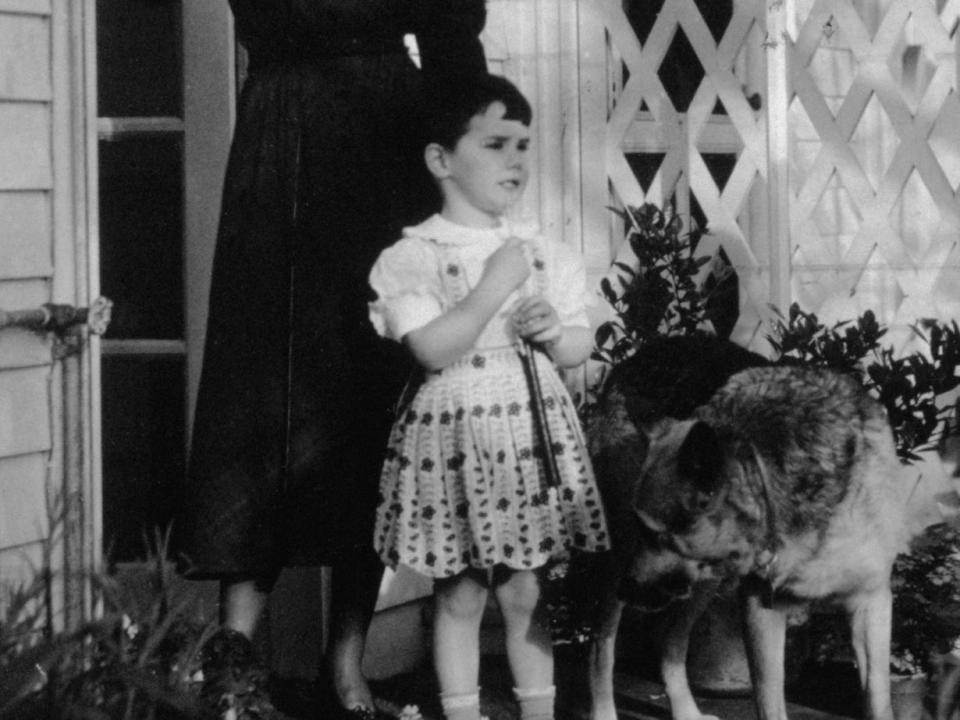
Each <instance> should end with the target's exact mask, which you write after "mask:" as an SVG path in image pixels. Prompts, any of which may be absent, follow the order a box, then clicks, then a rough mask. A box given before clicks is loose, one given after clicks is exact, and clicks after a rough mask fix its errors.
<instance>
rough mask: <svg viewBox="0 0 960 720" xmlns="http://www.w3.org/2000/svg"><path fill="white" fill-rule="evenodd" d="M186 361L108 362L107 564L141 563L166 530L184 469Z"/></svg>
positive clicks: (119, 358) (127, 358) (132, 358)
mask: <svg viewBox="0 0 960 720" xmlns="http://www.w3.org/2000/svg"><path fill="white" fill-rule="evenodd" d="M184 368H185V364H184V359H183V358H182V357H178V356H152V357H151V356H136V355H114V356H104V358H103V424H104V427H105V428H107V430H106V432H104V434H103V518H104V528H103V537H104V545H105V548H104V549H105V550H107V551H109V552H110V558H109V559H110V560H113V561H127V560H132V559H135V558H137V557H142V555H143V549H144V543H143V538H144V532H147V533H148V534H149V535H148V536H149V537H152V533H153V528H155V527H159V528H161V529H166V527H167V525H168V524H169V523H170V521H171V519H172V517H173V512H174V509H175V507H176V500H177V496H178V493H179V491H180V485H181V482H182V478H183V474H184V468H185V450H184V448H185V446H186V439H185V434H186V428H185V422H184V417H185V412H186V410H185V404H184V402H185V401H184V392H183V387H184V372H185V369H184Z"/></svg>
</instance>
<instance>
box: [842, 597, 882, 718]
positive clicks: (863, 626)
mask: <svg viewBox="0 0 960 720" xmlns="http://www.w3.org/2000/svg"><path fill="white" fill-rule="evenodd" d="M846 605H847V613H848V614H849V617H850V638H851V640H852V641H853V651H854V653H855V654H856V656H857V669H858V670H859V672H860V685H861V687H863V692H864V698H863V699H864V712H865V715H864V717H866V718H868V720H893V710H892V709H891V707H890V612H891V611H890V608H891V596H890V589H889V588H883V589H882V590H878V591H875V592H872V593H870V594H869V595H859V596H857V597H855V598H852V599H850V600H848V601H847V603H846Z"/></svg>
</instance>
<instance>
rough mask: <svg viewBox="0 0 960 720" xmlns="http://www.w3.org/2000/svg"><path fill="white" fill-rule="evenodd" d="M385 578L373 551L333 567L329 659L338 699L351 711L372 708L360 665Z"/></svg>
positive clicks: (368, 688) (380, 564) (381, 566)
mask: <svg viewBox="0 0 960 720" xmlns="http://www.w3.org/2000/svg"><path fill="white" fill-rule="evenodd" d="M382 578H383V564H382V563H381V562H380V559H379V558H378V557H377V556H376V555H375V554H374V553H373V551H372V550H371V551H370V552H369V553H364V555H363V556H362V557H357V558H352V559H351V562H350V563H349V564H342V565H335V566H333V567H332V568H331V598H330V600H331V602H330V641H329V643H328V644H327V659H328V663H329V666H330V672H331V674H332V680H333V687H334V690H335V691H336V693H337V698H338V699H339V701H340V704H341V705H342V706H343V707H345V708H347V709H348V710H349V709H351V708H356V707H367V708H371V709H372V708H373V695H372V694H371V693H370V687H369V686H368V685H367V679H366V678H365V677H364V676H363V671H362V669H361V666H362V663H363V649H364V645H365V644H366V640H367V630H368V629H369V628H370V620H371V618H372V617H373V608H374V606H375V605H376V603H377V594H378V593H379V590H380V581H381V579H382Z"/></svg>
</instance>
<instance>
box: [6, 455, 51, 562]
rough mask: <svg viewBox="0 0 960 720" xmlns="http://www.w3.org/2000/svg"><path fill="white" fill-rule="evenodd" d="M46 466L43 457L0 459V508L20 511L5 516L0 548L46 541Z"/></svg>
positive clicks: (47, 529) (45, 457) (44, 457)
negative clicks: (18, 509)
mask: <svg viewBox="0 0 960 720" xmlns="http://www.w3.org/2000/svg"><path fill="white" fill-rule="evenodd" d="M47 462H48V460H47V453H31V454H29V455H19V456H17V457H12V458H0V507H5V508H20V509H21V511H20V512H16V513H9V514H8V515H6V516H5V517H4V522H3V524H0V547H16V546H20V545H28V544H31V543H35V542H38V541H41V540H43V539H44V538H46V537H47V535H48V533H49V526H50V523H49V522H48V517H47V510H46V507H47V498H46V482H45V478H46V472H47Z"/></svg>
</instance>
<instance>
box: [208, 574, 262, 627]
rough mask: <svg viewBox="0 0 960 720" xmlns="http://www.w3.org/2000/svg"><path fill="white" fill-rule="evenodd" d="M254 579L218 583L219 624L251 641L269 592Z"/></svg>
mask: <svg viewBox="0 0 960 720" xmlns="http://www.w3.org/2000/svg"><path fill="white" fill-rule="evenodd" d="M265 584H266V583H262V582H258V581H257V580H254V579H244V580H233V581H226V580H225V581H223V582H222V583H220V622H221V624H222V625H223V627H225V628H227V629H228V630H234V631H236V632H238V633H241V634H243V635H244V636H245V637H246V638H247V639H248V640H251V639H253V633H254V632H255V631H256V629H257V624H258V623H259V621H260V616H261V615H263V610H264V608H265V607H266V606H267V598H268V597H269V594H270V591H269V590H267V589H266V588H265V587H264V585H265Z"/></svg>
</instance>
